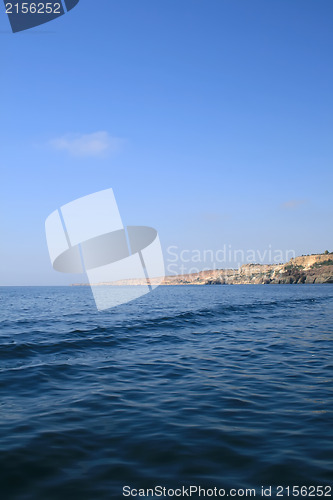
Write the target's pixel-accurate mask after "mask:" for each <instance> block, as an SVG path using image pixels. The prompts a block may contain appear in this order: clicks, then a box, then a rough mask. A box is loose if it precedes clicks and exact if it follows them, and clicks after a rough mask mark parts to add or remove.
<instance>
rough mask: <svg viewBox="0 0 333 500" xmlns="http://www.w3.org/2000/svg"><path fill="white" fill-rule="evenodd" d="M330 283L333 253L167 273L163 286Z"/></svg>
mask: <svg viewBox="0 0 333 500" xmlns="http://www.w3.org/2000/svg"><path fill="white" fill-rule="evenodd" d="M269 283H272V284H274V283H275V284H282V283H286V284H290V283H333V253H331V254H321V255H309V256H302V257H296V258H295V259H291V260H290V261H289V262H287V263H286V264H270V265H265V264H245V265H243V266H241V267H240V268H239V269H220V270H216V271H204V272H201V273H196V274H187V275H182V276H167V277H166V278H165V280H164V284H165V285H185V284H188V285H195V284H198V285H206V284H207V285H213V284H214V285H224V284H230V285H231V284H233V285H236V284H244V285H245V284H269Z"/></svg>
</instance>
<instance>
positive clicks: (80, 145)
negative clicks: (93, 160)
mask: <svg viewBox="0 0 333 500" xmlns="http://www.w3.org/2000/svg"><path fill="white" fill-rule="evenodd" d="M120 143H121V139H119V138H117V137H112V136H111V135H110V134H109V133H108V132H105V131H100V132H93V133H92V134H66V135H64V136H61V137H56V138H55V139H52V140H51V141H50V143H49V144H50V145H51V146H52V147H53V148H54V149H57V150H58V151H65V152H67V153H69V154H70V155H72V156H81V157H82V156H95V157H103V156H105V155H106V154H107V153H112V152H114V151H116V150H117V149H118V148H119V146H120Z"/></svg>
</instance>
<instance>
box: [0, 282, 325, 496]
mask: <svg viewBox="0 0 333 500" xmlns="http://www.w3.org/2000/svg"><path fill="white" fill-rule="evenodd" d="M0 305H1V312H0V329H1V330H0V363H1V365H0V384H1V388H0V392H1V399H0V412H1V413H0V480H1V481H0V497H1V499H4V500H7V499H43V500H52V499H67V498H68V499H92V500H95V499H109V498H111V499H113V498H115V499H118V498H119V499H120V498H125V497H123V496H122V487H123V486H125V485H128V486H131V487H132V488H153V487H154V486H155V485H162V486H165V487H168V488H176V487H178V486H180V485H185V486H186V485H187V486H188V485H200V486H201V487H205V488H213V487H218V488H225V489H228V488H257V494H258V496H259V493H260V489H261V486H262V485H265V486H269V485H273V486H276V485H284V486H287V485H290V486H292V485H327V484H329V482H330V480H331V479H332V470H333V456H332V448H333V418H332V417H333V397H332V396H333V394H332V388H333V384H332V368H333V349H332V341H333V321H332V320H333V286H332V285H270V286H269V285H267V286H260V285H254V286H251V285H249V286H179V287H160V288H158V289H157V290H155V291H154V292H153V293H151V294H148V295H147V296H145V297H142V298H140V299H138V300H136V301H134V302H132V303H129V304H126V305H123V306H120V307H118V308H115V309H112V310H109V311H106V312H97V310H96V309H95V305H94V303H93V300H92V295H91V291H90V289H89V288H88V287H31V288H30V287H22V288H1V289H0ZM239 497H240V496H239ZM133 498H134V497H133ZM150 498H157V496H156V497H155V496H154V497H152V496H151V497H150ZM237 498H238V497H237ZM303 498H304V497H303Z"/></svg>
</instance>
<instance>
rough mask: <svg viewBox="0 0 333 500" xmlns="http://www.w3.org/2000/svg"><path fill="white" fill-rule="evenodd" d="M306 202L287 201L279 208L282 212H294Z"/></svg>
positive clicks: (306, 201)
mask: <svg viewBox="0 0 333 500" xmlns="http://www.w3.org/2000/svg"><path fill="white" fill-rule="evenodd" d="M307 203H308V200H288V201H285V202H284V203H282V205H281V208H283V209H284V210H295V209H297V208H299V207H301V206H302V205H306V204H307Z"/></svg>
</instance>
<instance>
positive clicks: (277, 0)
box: [0, 0, 333, 285]
mask: <svg viewBox="0 0 333 500" xmlns="http://www.w3.org/2000/svg"><path fill="white" fill-rule="evenodd" d="M0 39H1V44H0V57H1V76H2V77H1V87H2V100H1V108H0V116H1V136H0V152H1V154H0V171H1V185H0V207H1V221H0V224H1V233H2V238H1V245H0V262H1V264H0V284H3V285H29V284H31V285H37V284H66V283H71V282H73V281H79V278H78V277H75V278H73V277H72V276H66V275H62V274H60V273H56V272H55V271H53V269H52V267H51V264H50V261H49V257H48V252H47V246H46V242H45V234H44V221H45V219H46V217H47V216H48V215H49V214H50V213H51V212H52V211H53V210H55V209H56V208H58V207H60V206H61V205H63V204H65V203H67V202H69V201H71V200H74V199H76V198H78V197H80V196H84V195H86V194H89V193H93V192H95V191H98V190H100V189H106V188H109V187H112V188H113V189H114V193H115V196H116V199H117V201H118V205H119V209H120V211H121V215H122V218H123V221H124V223H125V224H133V225H134V224H139V225H151V226H153V227H155V228H156V229H158V231H159V234H160V238H161V242H162V245H163V248H164V252H165V257H166V259H168V251H167V249H168V247H169V246H173V247H177V248H178V249H179V252H180V251H181V250H182V249H189V250H193V249H197V250H204V249H212V250H214V251H217V250H218V249H220V248H222V247H223V245H225V244H226V245H231V247H232V248H233V249H243V250H244V251H246V250H248V249H255V250H256V249H258V250H260V251H263V250H265V249H267V248H269V245H270V246H271V247H270V248H273V249H280V250H283V251H285V250H286V249H293V250H294V251H295V253H296V254H306V253H315V252H322V251H324V250H325V249H328V250H332V251H333V235H332V220H333V203H332V184H333V183H332V181H333V169H332V160H333V141H332V128H333V127H332V125H333V112H332V111H333V102H332V101H333V98H332V88H333V61H332V53H333V4H332V1H331V0H321V1H320V2H315V1H314V0H312V1H309V0H293V1H292V2H291V1H290V0H288V1H286V0H233V1H231V0H209V1H208V2H203V1H202V0H200V1H199V0H181V1H180V0H158V1H157V0H141V1H134V0H131V1H130V0H121V1H116V0H115V1H114V0H112V1H111V0H94V1H93V0H90V1H89V0H81V1H80V3H79V4H78V6H77V7H75V8H74V9H73V10H72V11H71V12H69V13H68V14H66V15H65V16H63V17H61V18H59V19H57V20H55V21H52V22H50V23H48V24H45V25H43V26H41V27H39V28H36V29H33V30H29V31H26V32H22V33H17V34H12V33H11V31H10V27H9V22H8V19H7V17H6V15H5V13H4V11H3V10H2V11H1V15H0ZM201 264H202V266H203V267H205V266H208V267H209V265H210V264H211V263H209V262H202V263H201ZM201 264H196V265H201ZM229 264H231V263H229Z"/></svg>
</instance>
